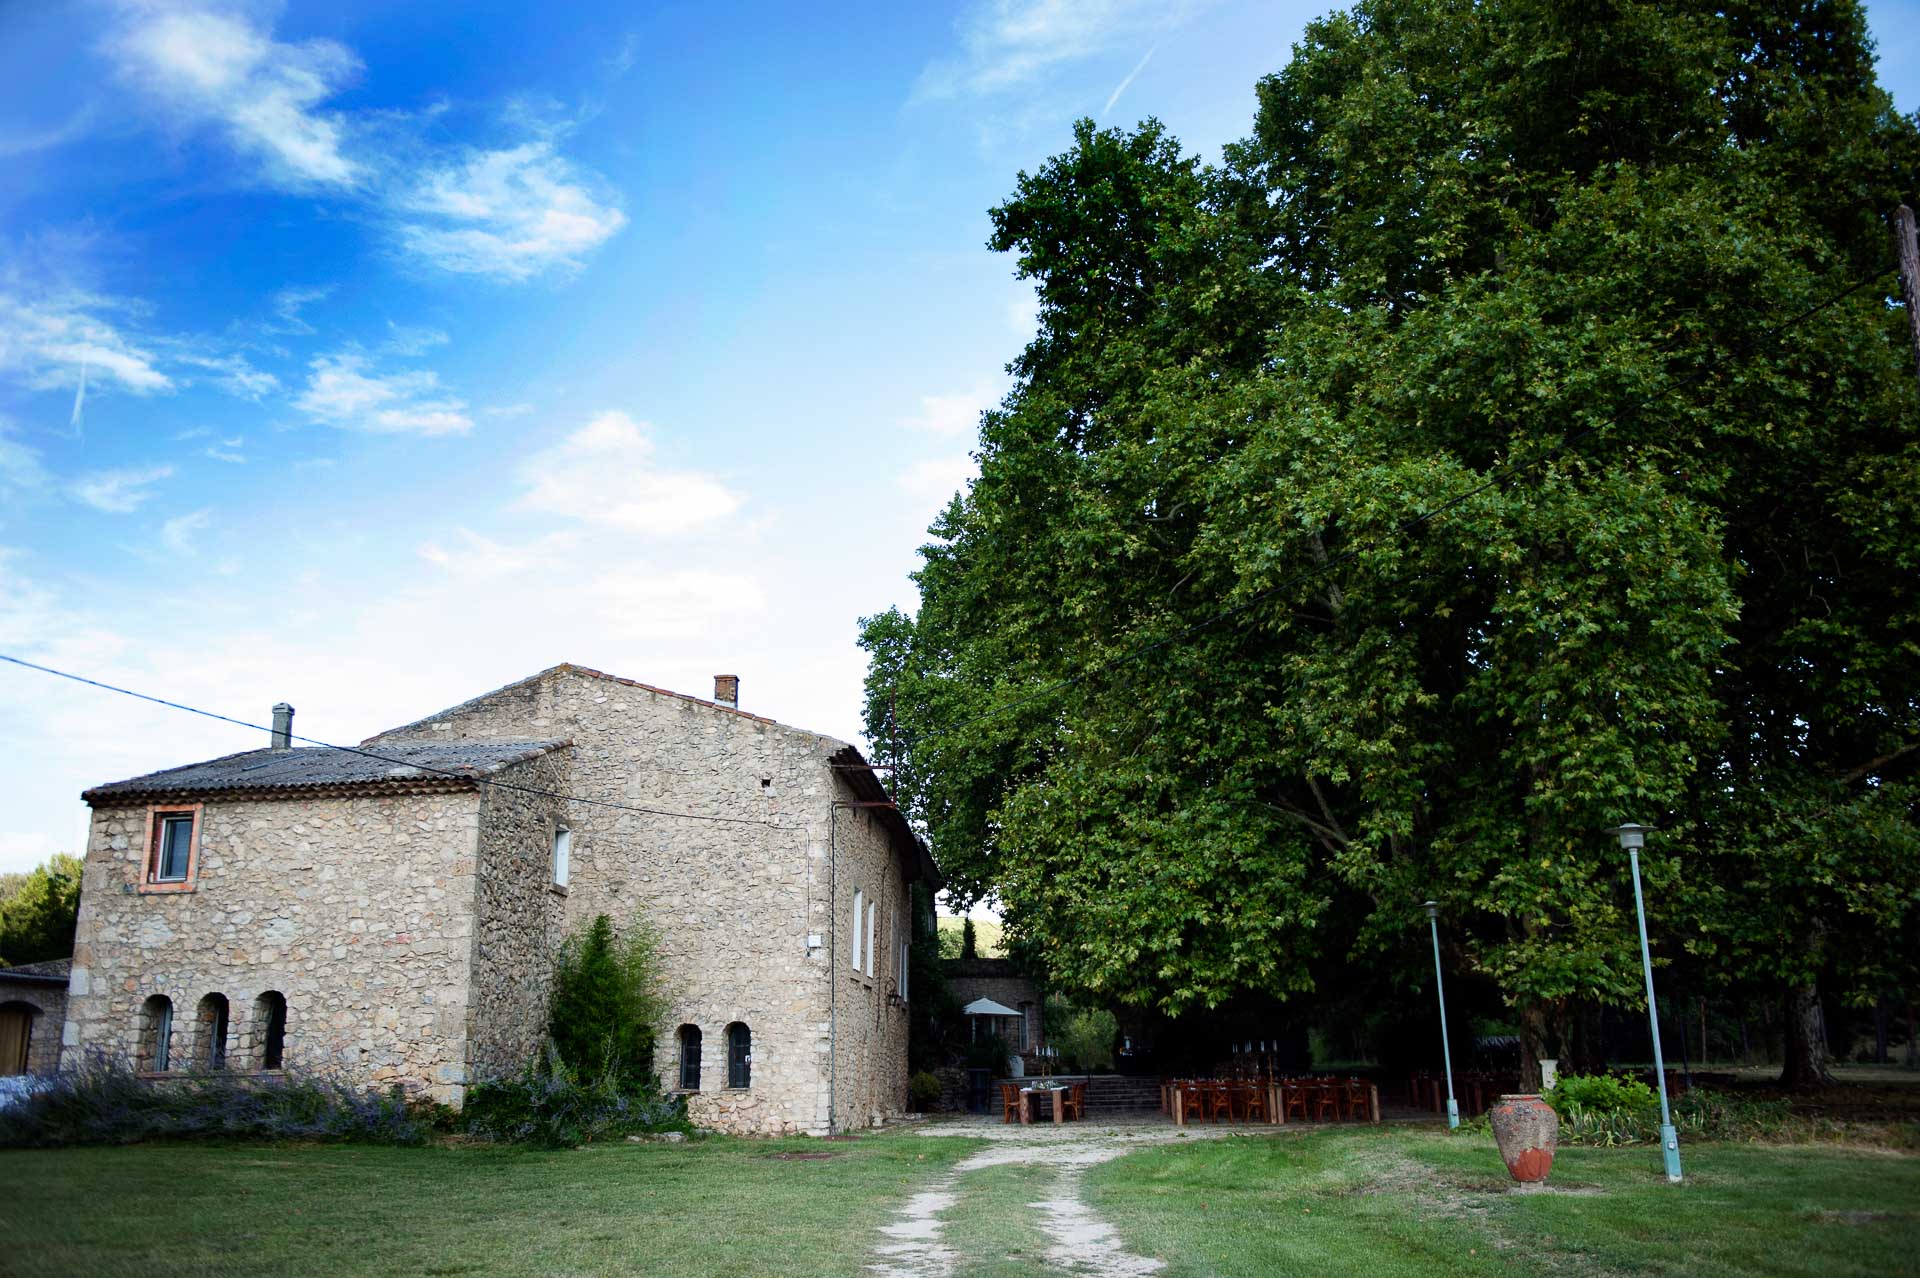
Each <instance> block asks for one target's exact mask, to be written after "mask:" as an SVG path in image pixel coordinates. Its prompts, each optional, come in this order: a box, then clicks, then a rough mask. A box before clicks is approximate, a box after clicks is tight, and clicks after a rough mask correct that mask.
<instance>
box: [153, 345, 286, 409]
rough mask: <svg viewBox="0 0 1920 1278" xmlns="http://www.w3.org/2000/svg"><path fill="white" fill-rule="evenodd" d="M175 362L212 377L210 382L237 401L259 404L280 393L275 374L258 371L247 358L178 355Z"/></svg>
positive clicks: (230, 355)
mask: <svg viewBox="0 0 1920 1278" xmlns="http://www.w3.org/2000/svg"><path fill="white" fill-rule="evenodd" d="M174 359H175V360H176V361H177V362H178V363H181V364H185V365H187V366H189V367H191V368H199V369H204V370H206V371H207V372H208V373H209V374H211V376H210V377H209V378H208V380H209V381H211V382H213V383H214V385H216V386H218V387H220V389H221V390H224V391H226V392H227V394H229V395H232V396H234V397H235V398H236V399H250V400H252V401H254V402H255V403H259V402H260V399H261V398H262V397H263V396H266V395H271V394H272V393H273V392H275V391H277V390H279V389H280V379H279V378H278V377H275V376H274V375H273V374H272V373H268V372H263V371H262V370H260V369H257V368H255V367H254V366H253V364H252V363H251V362H250V361H249V360H248V359H247V357H246V356H245V355H241V354H238V353H234V354H228V355H193V354H182V355H176V356H175V357H174Z"/></svg>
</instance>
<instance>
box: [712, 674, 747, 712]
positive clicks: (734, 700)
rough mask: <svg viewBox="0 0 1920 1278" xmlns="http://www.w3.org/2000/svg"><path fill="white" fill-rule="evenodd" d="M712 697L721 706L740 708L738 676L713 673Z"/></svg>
mask: <svg viewBox="0 0 1920 1278" xmlns="http://www.w3.org/2000/svg"><path fill="white" fill-rule="evenodd" d="M713 699H714V700H715V701H718V702H719V703H720V704H721V705H723V706H727V707H730V708H732V709H734V710H738V709H739V708H740V676H739V675H715V676H714V677H713Z"/></svg>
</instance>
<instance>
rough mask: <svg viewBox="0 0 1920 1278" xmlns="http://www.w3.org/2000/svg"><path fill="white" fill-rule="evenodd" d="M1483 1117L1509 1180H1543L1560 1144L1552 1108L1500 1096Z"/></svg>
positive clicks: (1536, 1101) (1526, 1098)
mask: <svg viewBox="0 0 1920 1278" xmlns="http://www.w3.org/2000/svg"><path fill="white" fill-rule="evenodd" d="M1487 1117H1488V1118H1489V1119H1490V1120H1491V1121H1492V1122H1493V1140H1494V1143H1495V1144H1496V1145H1498V1146H1499V1147H1500V1161H1501V1162H1503V1163H1505V1164H1506V1165H1507V1171H1508V1172H1510V1173H1512V1175H1513V1178H1514V1179H1515V1180H1517V1181H1519V1182H1521V1183H1522V1184H1533V1183H1534V1182H1536V1181H1542V1180H1545V1179H1546V1178H1547V1173H1548V1172H1550V1171H1552V1170H1553V1151H1554V1150H1555V1149H1556V1148H1558V1147H1559V1144H1560V1116H1559V1115H1558V1114H1555V1113H1554V1112H1553V1106H1551V1105H1549V1104H1547V1103H1546V1102H1545V1101H1543V1100H1541V1099H1540V1098H1539V1097H1538V1096H1533V1095H1519V1096H1502V1097H1501V1098H1500V1103H1499V1104H1497V1105H1495V1106H1494V1107H1493V1108H1492V1109H1490V1110H1488V1111H1487Z"/></svg>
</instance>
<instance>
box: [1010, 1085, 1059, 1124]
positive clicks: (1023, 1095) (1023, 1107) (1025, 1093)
mask: <svg viewBox="0 0 1920 1278" xmlns="http://www.w3.org/2000/svg"><path fill="white" fill-rule="evenodd" d="M1041 1092H1046V1093H1048V1094H1049V1095H1051V1096H1052V1097H1053V1121H1054V1123H1055V1124H1056V1125H1057V1124H1059V1123H1060V1121H1061V1111H1062V1110H1064V1109H1066V1106H1065V1105H1062V1104H1061V1103H1060V1102H1061V1101H1062V1100H1064V1099H1065V1098H1066V1095H1067V1089H1066V1088H1065V1087H1023V1088H1021V1089H1020V1122H1021V1124H1022V1125H1023V1126H1025V1125H1030V1124H1031V1123H1032V1122H1033V1098H1034V1097H1035V1096H1037V1095H1039V1094H1040V1093H1041Z"/></svg>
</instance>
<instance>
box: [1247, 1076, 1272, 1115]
mask: <svg viewBox="0 0 1920 1278" xmlns="http://www.w3.org/2000/svg"><path fill="white" fill-rule="evenodd" d="M1240 1113H1241V1116H1242V1117H1244V1118H1245V1119H1246V1120H1247V1121H1248V1122H1249V1123H1251V1122H1252V1121H1253V1118H1254V1115H1256V1114H1258V1115H1259V1116H1260V1121H1261V1122H1263V1123H1265V1122H1271V1121H1272V1115H1270V1114H1268V1113H1267V1085H1266V1084H1265V1083H1244V1084H1242V1085H1241V1088H1240Z"/></svg>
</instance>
